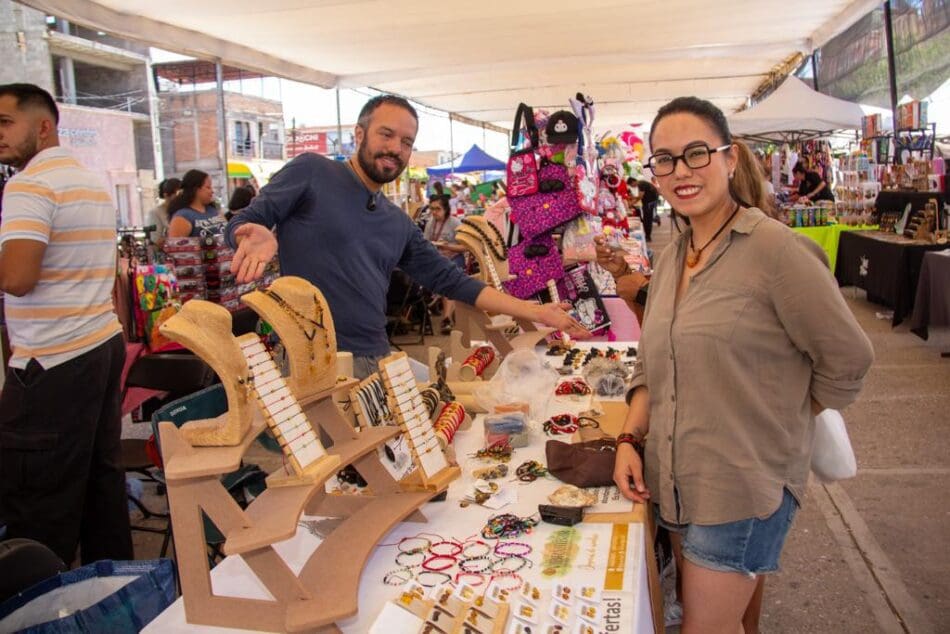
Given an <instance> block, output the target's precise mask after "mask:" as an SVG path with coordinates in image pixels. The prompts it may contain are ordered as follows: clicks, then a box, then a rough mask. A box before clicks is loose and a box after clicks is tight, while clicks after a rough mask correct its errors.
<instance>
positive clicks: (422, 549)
mask: <svg viewBox="0 0 950 634" xmlns="http://www.w3.org/2000/svg"><path fill="white" fill-rule="evenodd" d="M413 539H418V540H420V541H423V542H425V546H420V547H419V548H410V549H405V548H403V544H404V543H405V542H407V541H410V540H413ZM430 546H432V540H429V539H426V538H425V537H419V536H416V537H403V538H402V539H400V540H399V543H398V544H396V548H397V549H398V550H399V552H401V553H407V554H414V553H424V552H426V551H427V550H429V547H430Z"/></svg>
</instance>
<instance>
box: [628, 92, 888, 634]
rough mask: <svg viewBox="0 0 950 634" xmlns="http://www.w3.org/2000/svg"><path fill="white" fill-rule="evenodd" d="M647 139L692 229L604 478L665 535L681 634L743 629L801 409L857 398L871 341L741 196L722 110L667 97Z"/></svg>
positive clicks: (820, 274) (770, 566) (793, 492)
mask: <svg viewBox="0 0 950 634" xmlns="http://www.w3.org/2000/svg"><path fill="white" fill-rule="evenodd" d="M650 147H651V148H653V155H652V156H651V157H650V159H649V162H648V164H649V167H650V169H651V170H652V172H653V175H654V177H655V179H656V184H657V188H658V190H659V192H660V193H661V194H662V195H663V197H664V198H665V199H666V200H668V201H669V202H670V204H671V206H672V207H673V209H675V210H676V212H677V213H678V214H680V215H681V216H682V217H683V218H684V219H685V220H686V221H687V222H688V227H687V228H686V230H685V231H684V232H683V233H682V234H681V235H680V236H679V237H677V238H676V239H675V240H674V241H673V242H672V243H671V244H670V246H669V247H668V248H667V249H666V250H665V251H664V252H663V254H662V255H661V256H660V257H659V259H658V260H657V263H656V266H655V273H654V275H653V277H652V279H651V281H650V300H649V302H648V303H647V308H646V312H645V315H644V320H643V329H642V336H641V340H640V347H639V351H640V354H639V357H638V358H639V362H638V367H637V370H636V372H635V373H634V379H633V386H634V387H633V389H632V390H631V394H630V395H629V396H630V409H629V411H628V414H627V419H626V421H625V423H624V429H623V433H622V434H621V435H620V436H618V438H617V442H618V446H617V458H616V466H615V470H614V479H615V481H616V483H617V485H618V486H619V487H620V489H621V491H622V492H623V493H624V495H626V496H627V497H629V498H630V499H633V500H635V501H638V502H644V503H646V502H652V503H653V505H654V510H655V512H656V516H657V521H658V522H659V523H660V525H662V526H664V527H665V528H667V529H668V530H669V531H670V532H671V535H672V538H673V546H674V554H675V555H676V556H677V561H678V563H679V570H680V571H681V572H682V595H683V628H682V632H683V633H684V634H696V633H699V632H743V631H745V632H746V633H747V634H748V633H750V632H757V631H758V610H759V608H760V606H761V598H762V588H763V579H764V577H763V576H762V575H764V574H767V573H770V572H774V571H776V570H777V569H778V562H779V555H780V554H781V550H782V546H783V544H784V541H785V537H786V535H787V534H788V530H789V527H790V525H791V523H792V520H793V519H794V516H795V512H796V510H797V509H798V507H799V504H800V502H801V500H802V497H803V495H804V491H805V485H806V482H807V478H808V471H809V463H810V458H811V445H812V437H813V434H814V422H813V416H814V414H815V413H817V412H818V411H820V410H821V409H822V408H823V407H832V408H835V409H841V408H844V407H845V406H847V405H848V404H850V403H851V402H853V401H854V400H855V399H856V398H857V395H858V392H859V390H860V388H861V385H862V381H863V378H864V375H865V374H866V372H867V370H868V368H869V367H870V365H871V361H872V355H873V353H872V349H871V345H870V343H869V342H868V340H867V337H865V335H864V333H863V332H862V330H861V328H860V326H859V325H858V324H857V322H856V320H855V319H854V316H853V315H852V314H851V311H850V310H849V308H848V306H847V305H846V304H845V302H844V299H843V298H842V296H841V293H840V292H839V291H838V286H837V284H836V283H835V281H834V279H833V278H832V277H831V273H830V271H829V270H828V268H827V265H826V264H825V259H824V254H823V252H822V250H821V249H820V248H819V247H818V246H817V245H816V244H814V243H813V242H811V241H810V240H809V239H807V238H805V237H803V236H800V235H798V234H796V233H795V232H793V231H791V230H790V229H788V228H787V227H785V226H783V225H782V224H781V223H779V222H776V221H774V220H772V219H769V218H767V217H766V216H765V215H764V214H763V213H762V212H761V211H760V210H759V209H756V208H754V207H751V206H750V205H749V204H748V201H745V200H743V199H742V197H741V196H740V195H738V193H737V191H736V189H735V187H734V186H733V180H732V179H733V175H734V172H735V169H736V166H737V160H738V159H737V155H736V151H735V148H734V146H733V144H732V137H731V135H730V133H729V127H728V124H727V123H726V119H725V116H724V115H723V114H722V112H721V111H720V110H719V109H718V108H716V107H715V106H714V105H712V104H711V103H709V102H707V101H703V100H701V99H696V98H694V97H685V98H679V99H675V100H673V101H672V102H670V103H669V104H667V105H665V106H664V107H663V108H661V109H660V111H659V112H658V114H657V116H656V118H655V119H654V121H653V126H652V128H651V130H650ZM648 432H649V435H648ZM638 449H640V450H643V451H644V456H643V457H641V455H640V454H639V453H638V451H637V450H638ZM743 628H744V629H743Z"/></svg>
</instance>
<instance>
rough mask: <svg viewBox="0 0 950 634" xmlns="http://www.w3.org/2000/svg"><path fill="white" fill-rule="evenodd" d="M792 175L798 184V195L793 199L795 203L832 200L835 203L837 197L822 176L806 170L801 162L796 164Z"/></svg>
mask: <svg viewBox="0 0 950 634" xmlns="http://www.w3.org/2000/svg"><path fill="white" fill-rule="evenodd" d="M792 175H793V176H794V178H795V182H796V183H797V184H798V193H797V194H796V195H794V196H793V197H792V198H793V199H794V200H795V201H797V202H801V203H807V202H818V201H819V200H830V201H831V202H834V200H835V195H834V193H833V192H832V191H831V187H829V185H828V183H827V182H825V179H823V178H822V177H821V174H819V173H818V172H812V171H811V170H806V169H805V166H804V165H803V164H802V162H801V161H799V162H797V163H795V167H793V168H792Z"/></svg>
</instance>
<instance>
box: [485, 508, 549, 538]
mask: <svg viewBox="0 0 950 634" xmlns="http://www.w3.org/2000/svg"><path fill="white" fill-rule="evenodd" d="M537 525H538V520H536V519H534V518H533V517H526V518H521V517H518V516H517V515H512V514H511V513H503V514H502V515H495V516H494V517H491V518H489V519H488V522H486V524H485V526H484V527H483V528H482V537H483V538H485V539H501V538H502V537H518V536H520V535H522V534H524V533H530V532H531V529H532V528H534V527H535V526H537Z"/></svg>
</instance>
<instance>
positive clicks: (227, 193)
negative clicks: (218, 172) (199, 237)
mask: <svg viewBox="0 0 950 634" xmlns="http://www.w3.org/2000/svg"><path fill="white" fill-rule="evenodd" d="M214 77H215V81H217V84H218V157H219V158H220V160H221V169H222V171H223V172H224V189H223V190H222V193H223V194H224V195H223V197H222V200H223V201H225V204H227V201H228V200H230V198H231V183H230V180H229V179H228V125H227V119H225V116H224V68H223V67H222V66H221V60H220V59H218V60H215V62H214ZM195 116H196V117H197V114H196V115H195Z"/></svg>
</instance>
